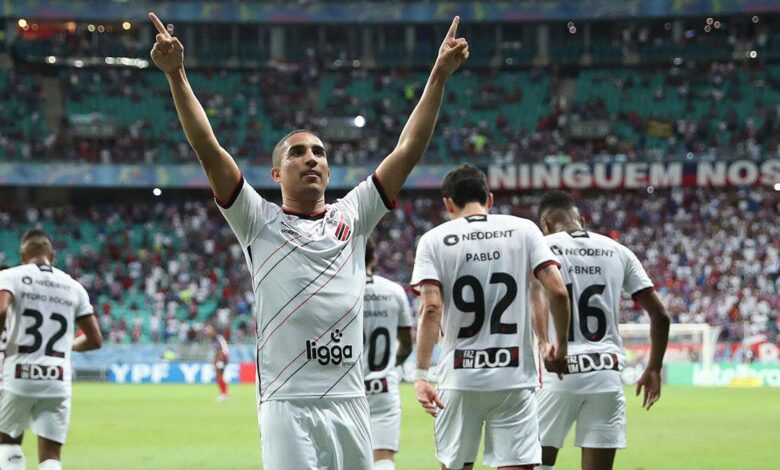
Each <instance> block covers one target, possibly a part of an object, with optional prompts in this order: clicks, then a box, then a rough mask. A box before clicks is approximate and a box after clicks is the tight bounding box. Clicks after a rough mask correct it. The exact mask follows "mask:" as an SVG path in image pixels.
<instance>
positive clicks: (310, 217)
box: [282, 206, 328, 220]
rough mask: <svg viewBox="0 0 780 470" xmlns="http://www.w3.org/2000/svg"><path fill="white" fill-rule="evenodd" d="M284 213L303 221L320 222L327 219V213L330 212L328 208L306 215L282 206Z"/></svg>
mask: <svg viewBox="0 0 780 470" xmlns="http://www.w3.org/2000/svg"><path fill="white" fill-rule="evenodd" d="M282 212H284V213H285V214H287V215H294V216H295V217H299V218H301V219H308V220H318V219H321V218H323V217H325V213H326V212H328V210H327V208H323V209H322V210H319V211H317V212H314V213H311V214H304V213H302V212H297V211H294V210H292V209H288V208H286V207H284V206H282Z"/></svg>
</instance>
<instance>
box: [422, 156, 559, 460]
mask: <svg viewBox="0 0 780 470" xmlns="http://www.w3.org/2000/svg"><path fill="white" fill-rule="evenodd" d="M442 195H443V196H444V204H445V206H446V208H447V212H448V213H449V215H450V218H451V219H452V220H450V221H449V222H445V223H443V224H441V225H439V226H438V227H436V228H434V229H433V230H431V231H429V232H428V233H426V234H425V235H423V236H422V238H420V242H419V245H418V246H417V256H416V258H415V262H414V271H413V274H412V285H413V286H414V287H415V288H416V289H418V290H419V292H420V294H421V300H422V302H421V307H420V308H421V314H420V320H419V326H418V329H417V372H416V377H415V389H416V391H417V400H418V401H419V402H420V404H422V406H423V408H424V409H425V411H427V412H428V413H430V414H431V415H433V416H435V418H436V419H435V422H434V433H435V435H436V454H437V457H438V458H439V461H440V462H441V464H442V468H445V469H461V468H467V469H470V468H472V467H473V463H474V460H475V458H476V456H477V449H478V448H479V439H480V436H481V435H482V427H483V425H484V427H485V465H488V466H490V467H498V468H500V469H512V470H516V469H531V468H533V467H534V466H535V465H537V464H539V463H540V462H541V453H542V450H541V446H540V444H539V432H538V429H539V428H538V422H537V415H536V400H535V397H534V393H535V390H536V388H537V387H538V386H539V378H538V373H537V371H536V368H535V361H534V352H533V342H532V337H531V314H530V312H529V311H528V308H527V306H528V299H527V295H528V294H527V293H528V286H529V281H530V279H529V278H530V277H531V275H533V276H535V277H536V278H538V279H539V281H540V282H541V284H542V285H543V286H544V288H545V289H546V290H547V293H548V294H549V295H550V303H551V305H552V306H553V317H554V320H555V326H556V330H557V331H558V332H560V335H559V336H561V338H560V339H561V341H560V344H561V347H560V348H557V349H556V350H555V351H553V352H551V353H550V354H549V355H548V357H547V358H546V361H547V363H548V366H549V367H550V368H551V369H552V370H556V371H559V372H561V371H563V369H564V368H565V365H566V359H565V356H566V343H565V338H566V336H565V334H566V331H567V330H568V320H569V304H568V297H567V295H566V287H565V286H564V284H563V279H562V278H561V274H560V272H559V271H558V262H557V261H556V259H555V256H554V255H553V253H552V252H551V251H550V248H549V247H548V246H547V245H546V244H545V243H544V238H543V237H542V232H541V231H539V228H538V227H537V226H536V225H535V224H534V223H533V222H531V221H530V220H527V219H521V218H519V217H513V216H510V215H493V214H490V213H489V211H490V208H491V207H492V205H493V195H492V194H491V193H490V192H489V191H488V185H487V178H486V176H485V174H484V173H482V172H481V171H480V170H478V169H476V168H474V167H472V166H468V165H465V166H462V167H460V168H457V169H455V170H453V171H451V172H450V173H449V174H447V176H446V177H445V178H444V183H443V184H442ZM440 331H441V335H442V341H441V345H442V351H441V359H440V361H439V368H438V390H436V389H434V388H433V387H432V386H431V384H430V383H428V368H429V366H430V364H431V354H432V350H433V345H434V343H435V342H436V338H437V336H438V335H439V332H440Z"/></svg>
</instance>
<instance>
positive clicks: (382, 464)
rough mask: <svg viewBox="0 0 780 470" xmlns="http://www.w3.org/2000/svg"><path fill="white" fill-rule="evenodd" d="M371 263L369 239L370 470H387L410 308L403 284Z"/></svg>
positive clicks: (396, 427) (396, 432)
mask: <svg viewBox="0 0 780 470" xmlns="http://www.w3.org/2000/svg"><path fill="white" fill-rule="evenodd" d="M375 262H376V259H375V258H374V242H373V241H372V240H371V239H370V238H369V240H368V243H367V244H366V291H365V294H364V296H363V351H365V354H364V355H363V376H364V379H365V383H366V394H367V395H368V408H369V410H370V412H371V436H372V440H373V446H374V469H375V470H392V469H394V468H395V464H394V463H393V459H394V456H395V453H396V452H398V447H399V445H398V441H399V439H400V434H401V396H400V392H399V389H398V380H399V378H398V375H397V374H396V371H395V367H396V365H401V364H403V363H404V361H405V360H406V358H407V357H409V354H411V353H412V312H411V308H410V306H409V299H408V298H407V297H406V292H405V291H404V288H403V287H401V286H400V285H399V284H396V283H395V282H393V281H391V280H389V279H387V278H384V277H382V276H379V275H377V274H374V263H375ZM396 343H397V344H398V346H397V347H396Z"/></svg>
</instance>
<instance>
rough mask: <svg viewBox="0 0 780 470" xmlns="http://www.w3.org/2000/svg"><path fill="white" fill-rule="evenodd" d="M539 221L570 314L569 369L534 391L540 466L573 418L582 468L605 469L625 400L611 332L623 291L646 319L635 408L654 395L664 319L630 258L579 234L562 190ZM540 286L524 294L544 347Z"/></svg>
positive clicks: (598, 238) (551, 195)
mask: <svg viewBox="0 0 780 470" xmlns="http://www.w3.org/2000/svg"><path fill="white" fill-rule="evenodd" d="M539 219H540V225H541V226H542V230H543V231H544V233H545V234H546V235H547V236H546V237H545V241H546V242H547V244H548V245H549V246H550V248H551V249H552V251H553V253H555V254H556V255H557V256H558V259H559V260H560V261H561V265H562V266H561V271H562V273H563V277H564V280H565V281H566V287H567V289H568V291H569V296H570V298H571V314H572V317H571V323H570V327H569V331H568V344H569V359H568V361H569V363H568V370H567V372H566V374H565V375H564V376H563V380H559V379H558V378H556V377H555V376H553V375H552V374H544V375H543V385H542V390H541V391H540V392H539V394H538V398H539V427H540V432H541V441H542V446H543V449H542V463H543V465H542V466H541V467H539V468H542V469H551V468H553V466H554V465H555V459H556V457H557V455H558V449H560V448H561V447H562V446H563V442H564V440H565V439H566V435H567V434H568V433H569V430H570V429H571V426H572V424H574V422H575V421H576V422H577V431H576V434H575V438H574V443H575V445H576V446H578V447H581V448H582V468H583V469H584V470H604V469H611V468H612V465H613V463H614V460H615V451H616V449H622V448H624V447H625V446H626V400H625V396H624V394H623V383H622V381H621V378H620V370H621V369H622V367H623V365H624V362H625V355H624V352H623V342H622V340H621V338H620V333H619V331H618V324H619V310H620V298H621V294H622V291H625V292H627V293H629V294H630V295H631V296H632V297H633V299H634V300H635V301H636V302H638V303H639V304H640V305H641V306H642V307H643V308H644V309H645V310H646V311H647V313H648V314H649V315H650V340H651V347H650V360H649V363H648V364H647V368H646V369H645V371H644V373H643V374H642V376H641V378H640V379H639V382H638V384H637V389H636V393H637V395H639V393H640V391H641V389H642V388H643V387H644V392H645V393H644V399H643V400H642V406H644V407H645V408H647V409H650V407H651V406H653V403H655V402H656V401H657V400H658V399H659V398H660V396H661V365H662V363H663V357H664V352H665V351H666V343H667V341H668V339H669V317H668V316H667V314H666V310H665V309H664V306H663V304H662V303H661V301H660V299H659V298H658V295H657V294H656V292H655V290H654V289H653V283H652V281H650V278H649V277H648V276H647V273H646V272H645V270H644V268H642V264H641V263H640V262H639V260H638V259H637V257H636V255H634V253H633V252H631V250H629V249H628V248H626V247H625V246H623V245H621V244H620V243H618V242H616V241H615V240H612V239H611V238H608V237H605V236H603V235H599V234H597V233H594V232H590V231H588V230H585V229H584V228H583V222H582V217H581V216H580V213H579V210H578V209H577V206H576V205H575V203H574V199H573V198H572V197H571V195H570V194H569V193H566V192H564V191H551V192H548V193H546V194H545V195H544V196H543V197H542V199H541V202H540V205H539ZM540 287H541V286H539V285H534V286H532V290H531V295H532V305H533V309H534V317H535V322H534V328H535V329H536V333H537V337H538V338H539V342H540V345H539V346H540V348H542V349H544V348H549V347H550V346H549V344H550V342H552V341H554V338H552V337H551V336H550V335H549V334H548V332H547V324H548V311H549V309H548V306H547V300H546V299H545V297H544V295H543V294H542V291H541V289H540ZM558 341H560V339H559V340H558ZM558 344H562V343H560V342H559V343H558Z"/></svg>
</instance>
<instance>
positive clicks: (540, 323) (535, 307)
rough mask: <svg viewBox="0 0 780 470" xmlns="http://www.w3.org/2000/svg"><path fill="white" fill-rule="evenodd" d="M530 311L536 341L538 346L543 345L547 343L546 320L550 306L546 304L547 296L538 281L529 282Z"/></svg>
mask: <svg viewBox="0 0 780 470" xmlns="http://www.w3.org/2000/svg"><path fill="white" fill-rule="evenodd" d="M531 310H532V312H533V317H532V319H533V322H532V327H533V329H534V333H535V334H536V339H537V341H538V342H539V344H545V343H547V342H549V333H548V324H547V323H548V318H549V312H550V305H549V303H548V302H547V296H546V295H545V293H544V288H543V287H542V285H541V284H539V281H532V282H531Z"/></svg>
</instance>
